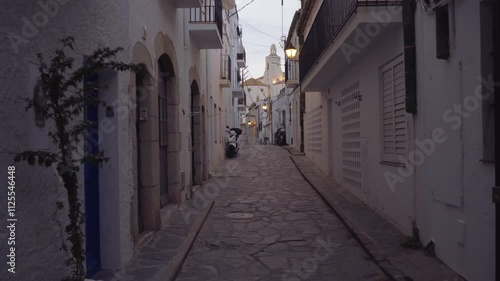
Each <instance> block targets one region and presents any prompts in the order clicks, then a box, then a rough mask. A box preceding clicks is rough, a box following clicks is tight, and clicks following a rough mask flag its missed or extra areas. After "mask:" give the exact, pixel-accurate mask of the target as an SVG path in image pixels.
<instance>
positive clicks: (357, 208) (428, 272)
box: [287, 149, 465, 281]
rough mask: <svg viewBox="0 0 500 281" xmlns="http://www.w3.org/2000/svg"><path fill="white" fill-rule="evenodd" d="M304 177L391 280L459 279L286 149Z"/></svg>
mask: <svg viewBox="0 0 500 281" xmlns="http://www.w3.org/2000/svg"><path fill="white" fill-rule="evenodd" d="M287 150H288V151H289V152H290V154H291V156H290V158H291V159H292V161H293V162H294V163H295V165H296V166H297V168H298V169H299V171H300V172H301V173H302V175H303V176H304V178H305V179H306V181H308V182H309V183H310V184H311V186H312V187H313V188H314V189H315V190H316V191H317V192H318V193H319V194H320V196H321V197H322V198H323V199H324V200H325V201H326V203H327V204H328V205H329V206H330V207H331V208H332V210H333V211H334V213H335V214H336V215H337V216H338V217H339V218H340V219H341V220H342V221H343V222H344V224H345V225H346V227H347V228H348V230H349V231H350V232H351V234H353V236H354V238H355V239H356V240H357V241H358V243H359V244H360V245H361V247H362V248H363V250H365V251H366V252H367V253H368V255H369V256H370V257H371V258H372V259H373V260H374V262H375V263H376V264H377V265H378V266H379V267H380V268H381V270H382V271H384V273H386V275H387V276H388V277H390V278H391V279H392V280H398V281H399V280H405V281H410V280H413V281H428V280H430V281H445V280H448V281H462V280H465V279H463V277H461V276H460V275H459V274H457V273H456V272H454V271H453V270H451V269H450V268H449V267H448V266H447V265H446V264H444V263H443V262H442V261H440V260H439V259H437V258H436V257H427V256H425V255H424V252H423V250H412V249H407V248H404V247H402V246H401V243H403V242H404V241H405V240H406V239H407V237H406V236H405V235H404V234H403V233H402V232H401V231H400V230H399V229H397V228H396V227H395V226H394V225H392V224H391V223H389V222H388V221H387V220H386V219H385V218H384V217H382V216H381V215H380V214H379V213H377V212H376V211H375V210H373V209H372V208H370V207H369V206H368V205H366V204H365V203H364V202H362V201H361V200H360V199H358V198H357V197H355V196H354V195H353V194H351V193H350V192H348V191H347V190H346V189H345V188H343V187H342V186H341V185H340V184H339V183H337V182H335V181H334V180H333V179H332V178H331V177H329V176H328V175H326V174H325V173H323V172H322V171H321V170H320V169H319V168H318V167H317V166H316V165H315V164H314V163H313V162H312V161H311V160H309V159H308V158H307V157H306V156H303V155H300V154H299V153H297V151H296V150H295V149H287Z"/></svg>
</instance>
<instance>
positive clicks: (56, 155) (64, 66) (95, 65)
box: [15, 37, 139, 281]
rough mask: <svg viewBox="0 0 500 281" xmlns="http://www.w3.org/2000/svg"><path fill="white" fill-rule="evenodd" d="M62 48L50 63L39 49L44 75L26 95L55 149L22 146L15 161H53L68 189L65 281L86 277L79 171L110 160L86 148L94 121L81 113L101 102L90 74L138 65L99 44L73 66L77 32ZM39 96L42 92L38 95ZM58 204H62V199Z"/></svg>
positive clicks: (46, 164) (49, 163)
mask: <svg viewBox="0 0 500 281" xmlns="http://www.w3.org/2000/svg"><path fill="white" fill-rule="evenodd" d="M61 42H62V45H63V46H62V48H61V49H58V50H56V51H55V55H54V57H53V58H52V59H51V60H50V62H49V63H47V62H46V60H45V59H44V57H43V56H42V55H41V54H38V62H39V68H38V70H39V74H40V79H39V82H38V84H37V89H38V92H39V93H38V95H35V98H33V99H26V101H27V107H26V110H29V109H33V110H34V111H35V114H36V116H37V119H41V120H37V125H38V123H40V122H41V123H43V124H45V122H47V125H49V128H51V130H50V131H49V133H48V136H49V138H50V139H51V140H52V142H53V144H54V146H55V147H56V149H54V150H53V151H51V152H49V151H24V152H21V153H19V154H17V155H16V157H15V161H16V162H20V161H26V162H28V164H29V165H36V164H38V165H40V166H44V167H52V166H55V167H56V168H57V173H58V175H59V177H60V178H61V179H62V182H63V185H64V188H65V189H66V192H67V202H66V204H67V209H68V224H67V225H66V227H65V229H64V230H65V232H66V237H65V239H64V238H63V239H62V240H63V245H62V250H64V251H65V252H66V253H67V256H68V258H67V261H66V264H67V265H68V266H69V268H70V270H71V273H70V275H69V276H67V277H65V278H64V279H63V280H64V281H83V280H84V279H85V269H84V261H85V251H84V245H83V243H84V234H83V231H82V224H83V223H84V219H85V216H84V213H83V211H82V206H81V202H80V197H79V192H80V190H79V189H80V188H79V171H80V167H81V166H82V165H83V164H85V163H87V162H90V163H93V164H95V165H100V164H102V163H103V162H107V161H108V158H106V157H105V156H104V151H102V150H101V151H97V152H95V153H89V152H86V153H82V152H81V149H80V148H81V147H82V141H83V140H84V138H85V136H86V134H87V133H88V131H89V130H90V129H91V128H92V127H93V125H94V124H93V123H92V122H90V121H86V120H84V118H82V117H83V113H84V111H85V108H86V107H87V106H91V105H103V104H104V103H103V102H102V101H100V100H99V99H98V97H97V96H96V95H95V93H96V92H97V91H98V90H99V88H100V86H101V85H100V84H99V82H98V81H93V80H92V79H87V78H89V77H94V76H95V75H97V74H98V73H99V72H100V71H103V70H112V71H138V70H139V69H138V66H136V65H134V64H128V63H124V62H119V61H116V60H115V58H116V54H117V53H118V52H120V51H122V49H121V48H115V49H111V48H107V47H105V48H99V49H98V50H95V51H94V52H93V53H92V54H91V55H89V56H88V57H85V58H84V62H83V64H82V65H81V66H79V67H78V68H76V69H74V64H75V59H74V58H73V57H71V56H68V55H67V54H66V51H68V50H69V51H70V52H71V51H73V50H74V48H73V46H74V38H73V37H67V38H64V39H63V40H61ZM40 96H41V97H42V98H40ZM57 207H58V208H59V209H63V208H64V204H63V202H58V203H57Z"/></svg>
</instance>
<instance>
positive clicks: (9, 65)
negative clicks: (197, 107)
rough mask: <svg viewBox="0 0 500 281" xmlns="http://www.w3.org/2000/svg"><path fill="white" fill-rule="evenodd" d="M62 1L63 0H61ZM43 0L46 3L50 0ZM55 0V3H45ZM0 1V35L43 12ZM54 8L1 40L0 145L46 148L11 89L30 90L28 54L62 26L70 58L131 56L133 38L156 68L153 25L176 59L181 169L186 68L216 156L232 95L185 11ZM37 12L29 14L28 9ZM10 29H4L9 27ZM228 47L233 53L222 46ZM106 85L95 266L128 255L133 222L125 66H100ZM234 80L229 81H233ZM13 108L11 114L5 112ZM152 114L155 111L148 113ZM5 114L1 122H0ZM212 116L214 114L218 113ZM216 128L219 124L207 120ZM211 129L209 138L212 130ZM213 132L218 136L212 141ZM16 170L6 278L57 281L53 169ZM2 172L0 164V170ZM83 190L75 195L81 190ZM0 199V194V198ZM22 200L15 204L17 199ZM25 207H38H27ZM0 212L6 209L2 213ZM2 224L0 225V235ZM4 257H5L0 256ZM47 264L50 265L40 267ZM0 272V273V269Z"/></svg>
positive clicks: (24, 93)
mask: <svg viewBox="0 0 500 281" xmlns="http://www.w3.org/2000/svg"><path fill="white" fill-rule="evenodd" d="M61 2H62V1H61ZM51 3H52V2H51ZM54 3H55V2H54ZM5 6H6V11H5V14H7V15H9V16H7V17H1V18H0V23H1V24H0V34H1V36H2V38H6V36H7V35H8V34H9V33H16V34H19V35H23V20H22V18H23V17H26V18H28V19H30V20H31V19H32V18H33V15H39V16H40V15H41V16H40V17H41V19H42V20H44V19H45V18H44V17H43V14H42V12H43V9H42V8H41V7H40V6H39V5H38V4H36V3H34V2H30V1H17V2H16V3H10V4H9V5H5ZM52 9H53V11H52V12H53V14H50V15H49V16H47V17H46V19H47V22H46V23H43V24H42V23H39V27H38V28H37V29H38V30H34V31H33V32H32V33H33V34H30V36H27V35H26V36H25V37H30V38H27V39H28V40H27V41H26V42H23V44H21V45H20V46H19V48H18V49H19V50H17V53H14V52H13V50H12V46H11V44H10V42H9V40H1V41H0V42H1V43H0V49H1V50H2V52H0V54H1V56H0V62H1V63H2V65H3V66H4V68H2V70H1V73H2V75H1V76H0V82H1V84H2V85H3V86H4V90H5V91H4V93H5V95H4V96H3V97H2V103H1V106H0V115H1V116H2V117H4V118H3V119H2V120H4V121H3V122H2V123H1V125H0V126H1V128H2V130H1V131H0V139H2V140H15V141H8V142H5V143H4V145H2V148H1V151H2V152H4V151H11V152H18V151H21V150H24V149H30V148H31V149H49V148H50V147H51V145H50V142H49V140H48V138H47V137H46V133H47V130H40V129H37V128H35V126H34V120H33V119H34V117H33V114H31V113H25V112H24V105H23V104H22V102H21V101H20V99H19V97H30V98H31V97H32V96H31V95H32V92H33V87H34V83H35V82H36V77H37V70H36V66H34V65H33V64H31V63H29V61H30V60H31V61H35V59H36V53H37V52H42V53H43V54H44V55H46V56H47V55H49V54H51V53H52V51H53V50H55V49H56V48H58V47H59V46H60V44H59V42H58V40H60V39H61V38H63V37H64V36H65V35H72V36H74V37H75V51H74V52H70V53H73V54H76V61H75V65H78V64H79V63H80V62H81V58H82V57H83V54H89V53H90V52H91V51H92V50H94V49H96V48H98V47H99V46H109V47H117V46H120V47H123V48H124V51H123V52H122V53H120V54H119V55H118V57H117V59H118V60H122V61H126V62H130V61H131V59H132V51H133V47H134V46H135V45H136V43H138V42H140V43H141V44H143V45H144V46H145V47H146V49H147V53H148V57H147V58H146V61H144V62H145V63H147V64H151V65H153V68H152V69H151V71H152V72H153V73H151V74H152V75H153V76H156V75H157V72H158V64H157V62H156V60H157V59H158V58H159V56H160V55H161V54H158V53H156V50H155V38H156V36H157V35H158V34H159V33H161V34H162V35H165V36H166V37H168V38H169V39H170V40H171V41H172V42H173V44H174V46H173V47H174V49H175V54H176V57H175V61H174V58H171V59H172V60H173V63H174V64H176V66H177V70H178V73H176V74H175V75H176V77H177V78H178V90H179V92H180V105H179V120H180V132H181V135H182V136H181V143H182V144H181V147H182V151H181V153H180V159H181V163H180V165H181V168H180V171H181V172H185V176H186V181H187V184H189V179H190V178H191V167H192V165H191V151H190V149H191V148H190V133H191V132H190V131H191V126H190V111H191V96H190V91H191V89H190V82H191V81H190V80H189V77H190V69H196V71H195V72H196V75H195V76H196V77H194V78H195V79H196V80H197V82H198V86H199V88H200V94H201V95H202V96H203V97H204V98H205V102H204V104H205V110H206V113H207V133H208V145H207V150H208V151H209V152H210V159H211V160H212V162H213V164H214V165H215V164H216V163H218V161H220V160H221V159H222V155H223V154H222V152H223V143H222V140H223V138H224V136H225V134H224V126H225V123H224V122H225V121H227V120H230V119H231V118H230V115H229V114H228V113H229V112H230V111H231V108H229V110H228V107H231V106H232V104H231V102H232V97H231V96H230V95H229V96H225V95H223V94H222V90H221V88H220V85H219V78H220V77H219V74H220V71H219V67H220V53H221V51H220V50H208V51H206V50H200V49H199V48H198V47H197V46H196V45H195V44H193V43H192V42H193V41H192V38H191V37H190V35H189V32H188V28H187V25H188V21H189V19H188V16H189V11H188V10H183V9H176V8H175V6H174V3H173V2H170V1H160V2H148V3H139V2H137V1H125V2H120V3H108V2H106V3H103V2H101V1H85V2H78V3H76V2H75V3H71V5H70V4H68V3H66V4H58V5H57V7H56V6H52ZM37 13H38V14H37ZM233 18H234V19H232V23H233V25H231V28H230V31H231V32H235V30H234V27H235V26H237V23H236V20H237V17H233ZM11 37H12V35H11ZM230 52H231V54H233V53H234V56H236V53H235V52H234V51H233V49H230ZM233 61H234V66H235V67H234V68H233V71H234V73H233V74H234V75H233V77H234V80H236V70H237V68H236V58H234V60H233ZM100 79H101V80H102V82H104V83H106V84H107V86H108V87H107V88H106V89H103V90H102V91H101V92H100V97H101V98H102V99H103V100H105V101H106V102H107V103H108V105H113V106H115V117H114V119H113V118H103V116H105V114H104V110H103V109H100V111H99V115H100V122H106V123H105V124H104V125H102V132H101V133H102V139H101V141H100V146H101V148H102V149H105V151H106V155H107V156H109V157H110V161H109V163H107V164H106V165H104V166H103V168H102V170H101V173H100V174H101V175H100V185H101V190H100V197H101V201H100V205H99V206H100V219H101V262H102V267H103V268H104V269H119V268H121V267H122V266H123V265H124V264H125V263H126V262H128V261H129V260H130V258H131V257H132V256H133V254H134V237H133V228H134V227H136V226H135V225H132V224H133V223H134V222H133V216H134V214H132V212H134V211H133V210H132V206H133V204H132V200H134V199H133V198H132V195H133V191H134V189H135V188H136V187H135V184H136V180H135V179H136V178H137V171H136V170H135V166H134V164H133V163H134V161H136V156H135V148H134V141H133V139H134V138H135V137H136V136H135V133H134V132H135V130H132V128H135V118H133V116H132V115H131V114H132V113H133V112H135V111H134V110H135V107H134V103H133V101H132V100H131V99H130V94H131V93H132V94H133V93H134V89H130V87H129V85H130V74H129V73H119V74H116V73H106V74H103V75H100ZM233 84H234V85H236V83H233ZM214 104H217V110H216V112H215V113H216V114H217V115H219V107H220V108H221V112H222V114H224V116H227V118H228V119H224V118H222V119H220V121H217V122H216V123H214V122H213V118H214V117H213V116H214V115H215V114H214V109H213V105H214ZM13 116H15V118H13ZM152 117H153V118H154V116H152ZM6 120H8V121H6ZM217 120H218V119H217ZM216 127H221V128H216ZM215 130H218V133H217V138H216V137H215V134H214V131H215ZM216 141H217V143H216ZM0 158H1V162H2V163H8V164H11V163H13V162H12V160H13V155H11V154H5V153H2V154H0ZM16 167H17V174H16V177H19V181H18V182H17V186H18V189H17V190H16V191H17V192H18V193H17V198H16V199H17V204H18V206H20V207H19V208H18V213H17V216H18V217H19V218H20V219H21V218H22V224H19V227H18V228H17V238H18V239H19V241H22V247H21V246H20V247H19V248H18V251H17V252H16V255H17V257H18V259H19V261H20V263H21V262H22V269H23V270H22V271H19V273H18V274H16V275H15V278H14V279H11V277H12V276H9V278H8V279H9V280H59V279H61V278H62V277H63V276H64V275H65V272H64V271H65V265H64V259H65V255H64V253H62V252H61V251H60V250H59V248H60V245H61V244H60V238H59V228H58V225H57V223H56V219H57V220H63V225H64V224H65V222H64V219H65V212H64V210H63V211H59V212H56V205H55V204H56V202H57V201H63V202H64V201H65V193H64V190H63V189H62V186H61V184H60V183H59V181H58V179H57V177H56V172H55V171H54V170H53V169H43V168H38V167H27V166H26V165H24V164H16ZM1 174H2V176H6V170H5V171H4V170H2V171H1ZM82 199H83V198H82ZM1 202H3V203H2V204H4V203H5V205H7V204H6V201H5V198H4V197H1ZM21 206H22V207H21ZM33 214H37V215H36V216H34V215H33ZM1 218H2V219H5V214H4V213H2V215H1ZM4 234H5V233H4V232H3V230H2V232H0V237H1V238H2V241H3V238H4V236H3V235H4ZM2 260H4V258H3V259H2ZM46 268H50V269H51V270H43V269H46ZM5 274H6V271H3V272H2V273H0V277H1V278H2V280H3V279H6V278H7V275H5Z"/></svg>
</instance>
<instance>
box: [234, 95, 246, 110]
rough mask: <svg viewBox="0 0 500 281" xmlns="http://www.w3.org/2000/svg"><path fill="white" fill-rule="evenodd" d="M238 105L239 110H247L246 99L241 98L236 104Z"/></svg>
mask: <svg viewBox="0 0 500 281" xmlns="http://www.w3.org/2000/svg"><path fill="white" fill-rule="evenodd" d="M236 107H237V108H238V111H245V110H246V108H247V106H246V104H245V99H244V98H239V99H238V103H237V104H236Z"/></svg>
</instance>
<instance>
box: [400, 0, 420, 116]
mask: <svg viewBox="0 0 500 281" xmlns="http://www.w3.org/2000/svg"><path fill="white" fill-rule="evenodd" d="M415 9H416V2H415V0H403V41H404V60H405V83H406V97H405V101H406V112H408V113H412V114H415V113H417V72H416V68H417V53H416V49H415Z"/></svg>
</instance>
